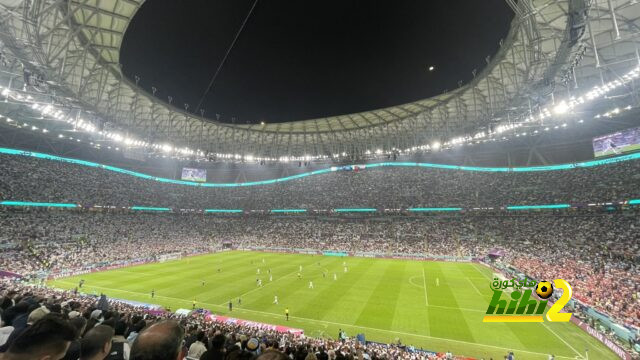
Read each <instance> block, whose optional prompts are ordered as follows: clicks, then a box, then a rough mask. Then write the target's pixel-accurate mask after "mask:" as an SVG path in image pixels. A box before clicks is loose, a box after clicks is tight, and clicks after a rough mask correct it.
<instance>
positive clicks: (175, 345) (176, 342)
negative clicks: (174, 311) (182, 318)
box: [129, 320, 184, 360]
mask: <svg viewBox="0 0 640 360" xmlns="http://www.w3.org/2000/svg"><path fill="white" fill-rule="evenodd" d="M183 340H184V330H183V329H182V327H180V324H178V323H177V322H175V321H171V320H166V321H161V322H158V323H155V324H153V325H151V326H150V327H149V328H147V329H145V330H144V331H142V332H141V333H140V335H138V337H137V338H136V340H135V341H134V342H133V345H132V347H131V353H130V355H129V360H177V359H182V357H183V355H184V354H183Z"/></svg>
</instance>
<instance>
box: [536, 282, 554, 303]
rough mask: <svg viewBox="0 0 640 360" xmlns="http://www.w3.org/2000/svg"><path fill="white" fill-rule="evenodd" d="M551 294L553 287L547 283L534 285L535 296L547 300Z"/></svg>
mask: <svg viewBox="0 0 640 360" xmlns="http://www.w3.org/2000/svg"><path fill="white" fill-rule="evenodd" d="M551 294H553V285H552V284H551V283H550V282H548V281H540V282H539V283H538V285H536V295H538V296H539V297H540V298H541V299H547V298H549V296H551Z"/></svg>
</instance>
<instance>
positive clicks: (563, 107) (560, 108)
mask: <svg viewBox="0 0 640 360" xmlns="http://www.w3.org/2000/svg"><path fill="white" fill-rule="evenodd" d="M568 111H569V105H568V104H567V103H566V102H565V101H561V102H560V103H558V105H556V107H554V108H553V112H554V113H555V114H556V115H562V114H566V113H567V112H568Z"/></svg>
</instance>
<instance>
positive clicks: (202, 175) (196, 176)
mask: <svg viewBox="0 0 640 360" xmlns="http://www.w3.org/2000/svg"><path fill="white" fill-rule="evenodd" d="M182 180H186V181H198V182H205V181H207V170H206V169H192V168H182Z"/></svg>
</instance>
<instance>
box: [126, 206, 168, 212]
mask: <svg viewBox="0 0 640 360" xmlns="http://www.w3.org/2000/svg"><path fill="white" fill-rule="evenodd" d="M130 209H131V210H134V211H171V209H170V208H166V207H147V206H132V207H131V208H130Z"/></svg>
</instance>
